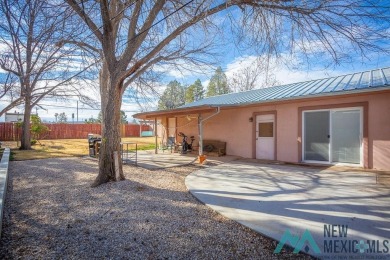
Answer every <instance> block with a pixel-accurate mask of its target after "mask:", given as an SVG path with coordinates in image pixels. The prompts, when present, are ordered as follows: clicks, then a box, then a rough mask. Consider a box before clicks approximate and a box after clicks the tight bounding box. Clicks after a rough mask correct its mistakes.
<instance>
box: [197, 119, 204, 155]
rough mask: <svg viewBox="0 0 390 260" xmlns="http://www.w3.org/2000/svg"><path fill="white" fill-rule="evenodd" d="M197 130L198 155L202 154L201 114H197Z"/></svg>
mask: <svg viewBox="0 0 390 260" xmlns="http://www.w3.org/2000/svg"><path fill="white" fill-rule="evenodd" d="M198 132H199V155H203V125H202V114H199V115H198Z"/></svg>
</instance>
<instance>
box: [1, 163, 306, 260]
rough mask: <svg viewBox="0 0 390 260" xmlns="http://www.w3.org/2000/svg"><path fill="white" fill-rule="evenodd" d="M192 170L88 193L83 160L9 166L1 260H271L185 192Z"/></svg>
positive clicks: (152, 174) (267, 244) (266, 247)
mask: <svg viewBox="0 0 390 260" xmlns="http://www.w3.org/2000/svg"><path fill="white" fill-rule="evenodd" d="M197 169H198V168H197V166H186V167H176V168H169V169H166V170H154V171H150V170H146V169H143V168H137V167H134V166H129V165H125V166H124V172H125V176H126V178H127V180H125V181H122V182H118V183H108V184H105V185H101V186H99V187H97V188H90V186H89V185H90V184H91V183H92V181H93V180H94V178H95V176H96V173H97V170H98V169H97V162H96V161H94V160H91V159H86V158H62V159H46V160H34V161H23V162H11V164H10V176H9V185H8V193H7V199H6V208H5V212H4V221H3V225H4V226H3V235H2V238H1V242H0V258H1V259H17V258H28V259H36V258H39V259H48V258H50V259H58V258H61V259H91V258H110V259H184V258H186V259H189V258H191V259H233V258H234V259H242V258H247V259H271V258H275V259H276V258H278V259H280V258H291V257H299V258H302V257H306V256H303V255H293V254H291V253H287V252H283V253H282V254H279V255H273V254H272V252H273V250H274V249H275V246H276V242H275V241H273V240H270V239H268V238H265V237H263V236H261V235H258V234H257V233H255V232H252V231H251V230H249V229H248V228H245V227H243V226H241V225H240V224H238V223H236V222H233V221H231V220H229V219H226V218H224V217H222V216H221V215H219V214H218V213H216V212H214V211H212V210H211V209H209V208H207V207H206V206H204V205H203V204H201V203H200V202H198V201H197V200H196V199H195V198H194V197H192V195H191V194H189V193H188V191H187V189H186V187H185V185H184V178H185V177H186V176H187V175H188V174H189V173H190V172H192V171H195V170H197Z"/></svg>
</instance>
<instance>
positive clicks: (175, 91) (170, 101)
mask: <svg viewBox="0 0 390 260" xmlns="http://www.w3.org/2000/svg"><path fill="white" fill-rule="evenodd" d="M184 104H185V90H184V87H183V86H182V85H181V84H180V83H179V82H178V81H177V80H173V81H171V82H169V83H168V85H167V88H166V89H165V90H164V93H163V94H162V95H161V97H160V100H159V101H158V109H159V110H165V109H174V108H176V107H179V106H181V105H184Z"/></svg>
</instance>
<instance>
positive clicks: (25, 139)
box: [20, 98, 31, 150]
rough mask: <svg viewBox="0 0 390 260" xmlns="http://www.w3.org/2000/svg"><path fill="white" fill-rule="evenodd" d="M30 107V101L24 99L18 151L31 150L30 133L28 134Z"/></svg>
mask: <svg viewBox="0 0 390 260" xmlns="http://www.w3.org/2000/svg"><path fill="white" fill-rule="evenodd" d="M30 117H31V105H30V99H29V98H26V99H25V105H24V118H23V124H22V138H21V141H20V150H31V132H30V125H31V123H30Z"/></svg>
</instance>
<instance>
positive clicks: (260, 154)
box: [256, 115, 275, 160]
mask: <svg viewBox="0 0 390 260" xmlns="http://www.w3.org/2000/svg"><path fill="white" fill-rule="evenodd" d="M256 159H265V160H275V117H274V115H260V116H256Z"/></svg>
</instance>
